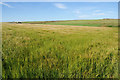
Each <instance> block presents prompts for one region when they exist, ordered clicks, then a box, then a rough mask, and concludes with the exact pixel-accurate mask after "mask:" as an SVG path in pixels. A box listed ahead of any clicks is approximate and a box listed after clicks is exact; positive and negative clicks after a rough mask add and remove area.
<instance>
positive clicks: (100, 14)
mask: <svg viewBox="0 0 120 80" xmlns="http://www.w3.org/2000/svg"><path fill="white" fill-rule="evenodd" d="M93 15H105V13H94V14H93Z"/></svg>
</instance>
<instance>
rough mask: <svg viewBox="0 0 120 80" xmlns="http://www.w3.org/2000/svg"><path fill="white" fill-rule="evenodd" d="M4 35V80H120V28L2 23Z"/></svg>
mask: <svg viewBox="0 0 120 80" xmlns="http://www.w3.org/2000/svg"><path fill="white" fill-rule="evenodd" d="M51 24H52V23H51ZM91 25H92V24H91ZM94 25H95V24H94ZM110 25H112V24H110ZM2 31H3V34H2V37H3V39H2V44H3V45H2V46H3V48H2V49H3V50H2V51H3V62H2V64H3V65H2V66H3V67H2V76H3V78H8V77H11V78H43V77H45V78H117V77H118V62H117V60H118V58H117V57H118V55H117V54H118V28H117V27H82V26H81V27H80V26H69V25H68V26H67V25H66V26H63V25H61V26H60V25H42V24H10V23H3V30H2Z"/></svg>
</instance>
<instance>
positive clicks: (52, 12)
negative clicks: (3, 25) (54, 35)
mask: <svg viewBox="0 0 120 80" xmlns="http://www.w3.org/2000/svg"><path fill="white" fill-rule="evenodd" d="M0 5H2V21H3V22H12V21H53V20H81V19H103V18H114V19H117V18H118V3H117V2H1V3H0Z"/></svg>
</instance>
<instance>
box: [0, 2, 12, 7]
mask: <svg viewBox="0 0 120 80" xmlns="http://www.w3.org/2000/svg"><path fill="white" fill-rule="evenodd" d="M0 4H2V5H4V6H7V7H9V8H13V7H12V6H10V5H8V4H6V3H3V2H0Z"/></svg>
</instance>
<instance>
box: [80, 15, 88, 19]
mask: <svg viewBox="0 0 120 80" xmlns="http://www.w3.org/2000/svg"><path fill="white" fill-rule="evenodd" d="M88 17H90V16H89V15H81V16H78V18H88Z"/></svg>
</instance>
